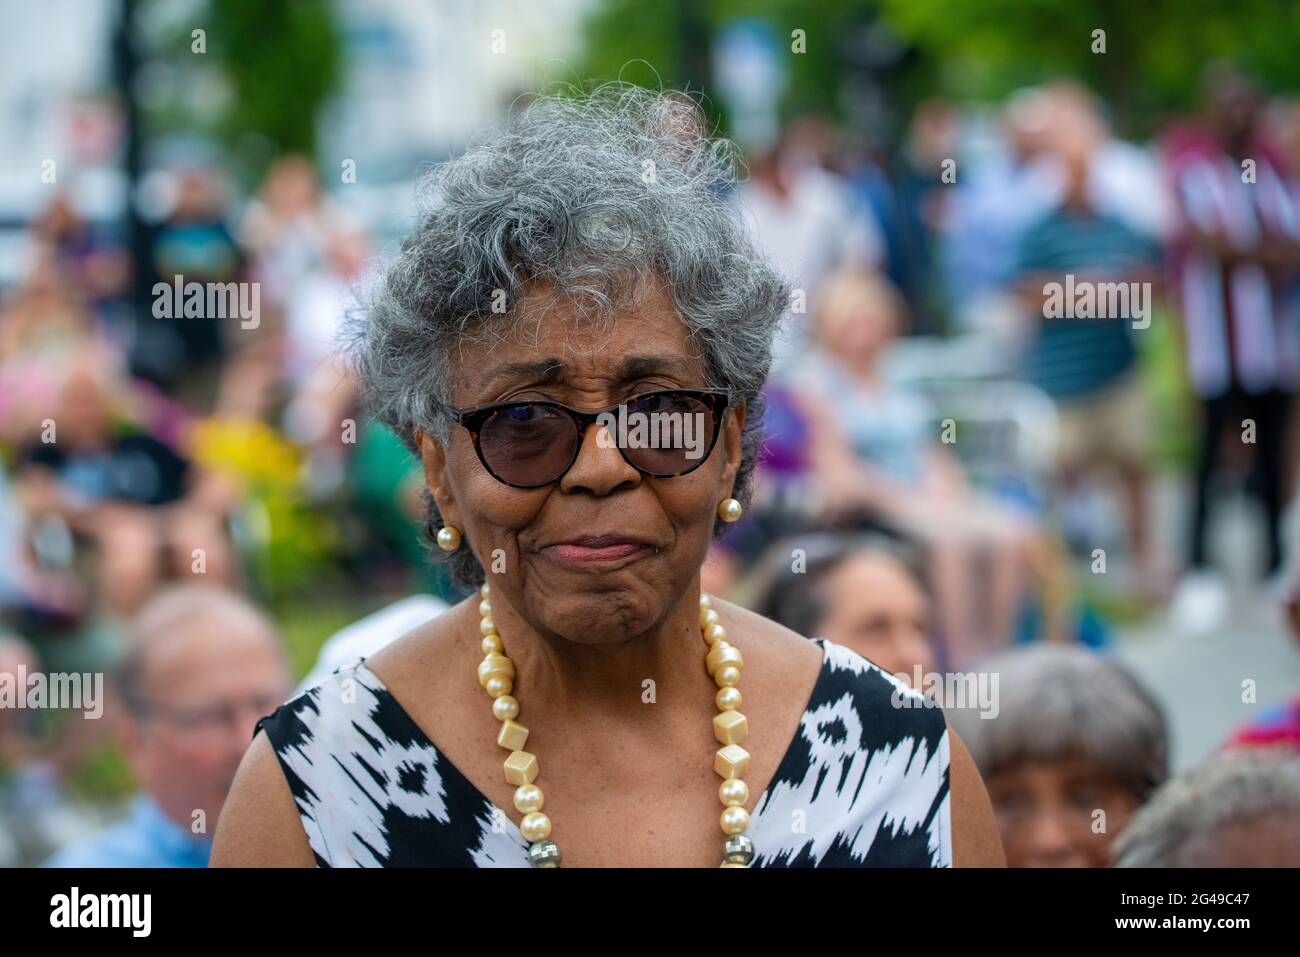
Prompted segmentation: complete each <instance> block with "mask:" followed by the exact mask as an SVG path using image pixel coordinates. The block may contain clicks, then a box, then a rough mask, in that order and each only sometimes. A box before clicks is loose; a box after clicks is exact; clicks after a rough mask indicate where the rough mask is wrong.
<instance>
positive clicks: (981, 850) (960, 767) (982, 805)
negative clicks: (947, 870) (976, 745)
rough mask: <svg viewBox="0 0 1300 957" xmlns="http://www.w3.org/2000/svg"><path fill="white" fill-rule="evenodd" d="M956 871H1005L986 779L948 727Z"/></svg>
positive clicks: (953, 848)
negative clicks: (987, 868)
mask: <svg viewBox="0 0 1300 957" xmlns="http://www.w3.org/2000/svg"><path fill="white" fill-rule="evenodd" d="M948 767H949V786H950V788H951V791H952V863H953V866H954V867H1006V866H1007V860H1006V856H1005V855H1004V854H1003V851H1002V839H1001V837H1000V836H999V835H998V827H997V822H996V821H995V820H994V817H993V804H992V802H991V801H989V795H988V791H987V790H985V788H984V779H983V778H982V777H980V772H979V769H978V768H977V767H976V766H975V761H974V759H973V758H972V757H971V756H970V752H969V751H968V750H966V745H965V744H964V743H963V742H962V740H961V738H959V737H958V736H957V732H956V731H954V730H953V729H952V726H951V725H949V727H948Z"/></svg>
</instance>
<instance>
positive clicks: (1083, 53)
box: [580, 0, 1300, 134]
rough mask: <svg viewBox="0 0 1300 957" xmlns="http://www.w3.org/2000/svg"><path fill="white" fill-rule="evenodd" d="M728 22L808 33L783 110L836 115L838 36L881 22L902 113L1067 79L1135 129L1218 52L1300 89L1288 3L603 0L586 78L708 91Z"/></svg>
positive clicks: (1194, 85) (1171, 104)
mask: <svg viewBox="0 0 1300 957" xmlns="http://www.w3.org/2000/svg"><path fill="white" fill-rule="evenodd" d="M735 17H755V18H760V19H765V20H767V21H769V22H770V23H771V24H772V26H773V28H774V30H775V31H776V33H777V35H778V37H781V38H782V39H783V40H784V42H786V43H787V44H788V42H789V37H790V33H791V31H792V30H794V29H803V30H804V31H806V35H807V53H806V54H804V55H802V56H801V55H797V54H793V53H792V54H790V56H789V59H788V75H789V85H788V89H787V91H786V95H785V98H784V102H783V104H782V107H783V112H784V114H785V115H787V116H789V115H792V114H794V113H797V112H804V111H807V110H822V111H826V112H832V113H834V112H839V111H840V109H841V108H842V106H843V103H842V100H841V97H842V95H843V90H842V81H843V77H844V75H845V72H846V68H847V67H848V63H847V59H846V52H847V51H846V43H845V41H846V38H847V37H848V36H849V35H850V33H851V31H853V30H855V29H856V30H861V29H862V28H863V27H865V26H867V25H870V24H872V23H873V22H876V21H879V22H881V23H883V24H884V25H885V26H887V27H888V28H889V29H890V30H891V31H892V32H893V33H894V34H896V35H897V36H898V37H899V38H900V39H901V40H902V42H903V43H904V44H905V45H906V46H907V47H908V48H909V55H908V56H907V57H905V58H904V59H902V60H900V61H899V62H898V63H897V64H895V65H894V66H893V67H891V72H890V74H889V76H888V77H886V78H885V80H886V85H887V88H888V89H889V90H891V91H892V93H893V96H894V98H895V100H896V101H897V103H898V105H899V106H902V107H904V108H906V107H907V106H909V105H910V103H911V102H913V101H914V100H915V99H916V98H917V97H919V96H923V95H927V94H936V93H938V94H944V95H947V96H951V97H954V98H958V99H983V100H991V99H999V98H1001V97H1003V96H1005V95H1006V94H1007V93H1009V92H1011V91H1013V90H1015V89H1017V88H1019V87H1022V86H1026V85H1030V84H1033V83H1037V82H1041V81H1043V80H1046V79H1051V78H1056V77H1062V76H1068V77H1076V78H1078V79H1081V80H1083V81H1084V82H1086V83H1087V84H1089V85H1090V86H1091V87H1093V88H1094V89H1095V90H1097V91H1098V92H1099V93H1100V94H1102V95H1103V96H1104V97H1105V99H1106V101H1107V102H1108V103H1109V104H1110V105H1111V107H1112V109H1113V110H1114V112H1115V119H1116V120H1117V122H1118V123H1119V125H1120V127H1121V129H1124V130H1126V131H1127V132H1131V133H1139V134H1140V133H1148V132H1150V131H1151V130H1152V129H1153V128H1154V127H1155V125H1156V124H1157V123H1158V122H1159V120H1160V119H1161V118H1162V117H1163V116H1164V115H1165V114H1167V113H1168V112H1169V111H1173V110H1179V111H1182V110H1187V109H1189V108H1190V107H1192V106H1194V105H1195V103H1196V102H1197V99H1198V93H1199V81H1200V75H1201V72H1202V69H1203V68H1204V66H1205V64H1206V63H1208V62H1210V61H1212V60H1215V59H1226V60H1231V61H1232V62H1234V63H1237V64H1238V65H1240V66H1242V67H1244V68H1245V69H1246V70H1247V71H1249V72H1250V73H1252V74H1253V75H1255V76H1256V77H1257V78H1258V79H1259V80H1261V81H1262V82H1263V83H1264V84H1265V85H1266V86H1268V87H1270V88H1272V89H1275V90H1296V89H1300V3H1297V2H1295V0H1234V2H1233V3H1229V4H1225V3H1222V2H1221V0H875V2H871V0H662V2H655V3H650V2H645V0H606V2H604V3H601V4H599V5H598V6H597V7H596V8H595V9H594V10H593V12H592V14H591V15H590V16H589V18H588V21H587V23H586V39H587V54H586V59H585V61H584V62H583V64H582V65H581V68H580V72H581V75H582V76H583V77H585V78H599V79H611V78H615V77H618V76H619V75H620V73H621V75H622V78H623V79H626V80H630V81H632V82H637V83H646V84H647V85H655V84H658V83H662V85H664V86H665V87H680V86H690V87H692V88H693V89H696V90H700V89H703V90H705V91H707V90H709V88H710V85H711V76H710V73H709V70H708V50H709V46H710V43H711V37H712V35H713V33H714V32H715V31H716V30H717V29H718V27H720V26H721V25H722V24H723V23H725V22H726V21H728V20H730V19H732V18H735ZM1095 30H1104V31H1105V44H1106V47H1105V48H1106V52H1105V53H1104V54H1103V53H1094V52H1093V45H1094V35H1093V31H1095ZM640 60H644V61H647V62H648V64H649V66H651V67H653V68H654V69H653V70H651V69H649V67H647V66H646V64H645V63H638V62H635V61H640ZM716 106H717V104H714V107H715V108H716Z"/></svg>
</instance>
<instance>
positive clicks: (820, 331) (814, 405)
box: [789, 271, 1046, 660]
mask: <svg viewBox="0 0 1300 957" xmlns="http://www.w3.org/2000/svg"><path fill="white" fill-rule="evenodd" d="M904 309H905V306H904V303H903V301H902V297H901V296H899V295H898V293H897V291H896V290H895V289H894V288H893V287H892V286H891V285H890V284H889V281H888V280H886V279H884V278H882V277H879V276H875V275H871V274H866V273H861V272H848V271H845V272H836V273H833V274H832V275H831V276H829V277H828V278H827V281H826V283H825V284H824V285H823V287H822V288H821V289H820V290H819V297H818V305H817V308H816V312H815V314H814V317H813V318H814V322H813V344H814V348H813V350H812V351H811V352H810V353H809V354H808V355H807V356H805V357H804V358H803V359H802V360H801V361H800V362H799V363H798V364H797V365H796V366H795V368H794V370H793V371H792V372H791V373H790V374H789V381H790V382H791V384H792V386H793V387H795V388H797V389H798V390H800V392H801V394H802V399H803V402H804V403H805V407H806V408H808V409H810V410H812V415H813V429H812V436H813V438H812V445H811V454H812V456H813V458H814V465H813V468H814V473H815V476H816V479H815V482H816V488H817V498H818V503H819V507H820V509H821V510H822V513H823V516H824V517H823V520H824V521H831V522H837V523H840V524H850V525H851V524H854V523H855V522H856V523H861V522H863V521H864V520H865V521H867V522H870V523H874V524H875V525H876V526H877V527H878V528H879V527H883V528H887V529H889V530H891V531H893V532H894V533H895V534H899V535H901V536H903V537H910V538H913V539H915V540H917V541H918V542H919V543H921V544H922V546H923V547H924V549H925V550H926V554H927V561H928V571H929V575H930V577H931V580H932V581H933V582H934V592H935V599H936V602H937V604H938V614H939V616H940V620H941V622H942V634H943V637H944V641H945V642H946V643H947V647H948V649H949V654H950V657H951V659H952V660H963V659H965V658H969V657H970V656H971V655H972V654H976V653H978V652H979V651H980V650H987V649H988V648H989V647H991V646H996V645H1000V644H1004V643H1006V642H1007V641H1009V640H1010V639H1011V636H1012V634H1013V629H1014V626H1015V623H1016V616H1017V613H1018V612H1019V611H1020V608H1021V604H1020V603H1021V601H1022V600H1023V598H1024V596H1025V593H1026V590H1027V589H1028V588H1029V587H1030V586H1031V583H1033V582H1034V576H1036V575H1039V574H1041V572H1042V570H1043V562H1044V561H1045V557H1044V556H1045V554H1046V550H1045V547H1044V546H1043V545H1042V544H1041V542H1040V541H1039V539H1038V537H1037V531H1036V529H1035V528H1034V526H1033V523H1032V522H1031V521H1030V520H1029V519H1028V518H1027V517H1026V516H1022V515H1018V514H1016V513H1014V512H1012V511H1011V510H1010V509H1008V508H1005V507H1003V506H1001V505H1000V504H998V503H995V502H992V501H990V500H989V499H987V498H984V497H983V496H981V495H980V494H979V493H977V492H976V491H975V490H974V489H972V488H971V486H970V485H969V484H968V483H967V481H966V477H965V475H964V473H963V471H962V467H961V464H960V462H959V461H958V460H957V459H956V457H955V456H954V455H953V454H952V453H951V452H950V451H949V449H948V448H947V447H945V445H944V444H943V442H942V441H941V435H942V431H943V429H942V425H941V423H940V421H939V418H938V416H936V415H935V414H934V413H933V412H932V410H931V409H930V408H929V406H928V404H927V403H926V401H925V400H924V398H923V397H921V396H920V395H917V394H916V393H914V392H912V391H909V390H908V389H906V388H904V387H900V386H899V385H897V384H896V383H894V382H891V381H890V380H889V378H888V376H887V375H886V373H885V370H884V369H883V361H882V360H883V358H884V355H885V353H886V352H887V351H888V349H889V348H890V346H891V344H893V343H894V341H895V340H896V339H897V338H898V336H899V335H900V333H901V331H902V325H903V322H904V311H903V310H904ZM984 572H986V573H987V580H984V579H983V578H982V577H981V575H982V573H984Z"/></svg>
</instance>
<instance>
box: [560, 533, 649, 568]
mask: <svg viewBox="0 0 1300 957" xmlns="http://www.w3.org/2000/svg"><path fill="white" fill-rule="evenodd" d="M542 551H543V552H544V553H545V554H547V555H549V556H550V557H551V558H553V559H555V560H556V561H559V562H563V563H565V564H569V565H593V564H600V563H602V562H617V561H622V560H623V559H626V558H632V557H634V556H638V557H639V556H641V555H643V554H644V555H648V554H649V553H650V552H652V551H654V549H653V548H652V547H651V546H650V545H647V544H646V543H645V542H632V541H627V540H621V541H619V540H610V539H595V538H592V539H580V540H577V541H572V542H560V543H558V544H555V545H548V546H546V547H545V548H543V549H542Z"/></svg>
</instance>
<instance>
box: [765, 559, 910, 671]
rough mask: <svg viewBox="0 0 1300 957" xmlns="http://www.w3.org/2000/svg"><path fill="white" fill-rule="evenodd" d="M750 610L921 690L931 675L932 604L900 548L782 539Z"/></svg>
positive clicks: (767, 561) (770, 560)
mask: <svg viewBox="0 0 1300 957" xmlns="http://www.w3.org/2000/svg"><path fill="white" fill-rule="evenodd" d="M755 578H756V579H757V580H758V581H757V582H756V583H755V589H756V594H755V595H754V597H753V607H754V610H755V611H758V612H759V613H760V614H762V615H766V616H767V617H769V618H771V619H772V620H773V621H776V622H779V623H780V624H782V625H785V626H786V627H787V628H789V629H791V630H792V631H797V632H798V633H799V634H801V635H806V636H809V637H817V638H827V639H829V640H831V641H833V642H836V643H837V644H842V645H844V646H846V647H848V648H852V649H853V650H854V651H856V652H857V653H858V654H860V655H862V656H863V657H864V658H866V659H868V660H869V661H871V662H873V663H875V664H877V665H879V666H880V667H881V668H882V669H884V670H885V671H887V672H889V673H890V674H892V675H902V676H904V677H905V680H906V681H907V682H908V683H909V684H912V685H913V686H917V685H916V683H915V681H914V679H915V677H916V670H917V669H918V668H919V669H920V672H921V674H922V675H924V674H928V673H930V672H931V671H933V670H934V664H935V655H934V651H933V648H932V645H931V610H930V599H929V597H928V596H927V594H926V592H925V588H924V587H923V585H922V581H921V577H920V575H919V574H918V573H917V572H916V570H915V569H914V568H913V566H912V565H911V564H910V562H909V561H908V560H906V559H904V558H903V557H902V549H901V548H900V547H899V546H898V545H897V544H896V543H893V542H890V541H889V540H887V539H882V538H880V537H878V536H877V537H872V536H865V535H852V534H823V535H809V536H806V537H801V538H791V539H788V540H785V541H781V542H777V543H775V544H774V545H772V547H771V548H770V550H769V554H768V555H767V556H766V557H765V558H764V560H763V561H762V562H761V563H760V569H759V571H758V572H756V574H755Z"/></svg>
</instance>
